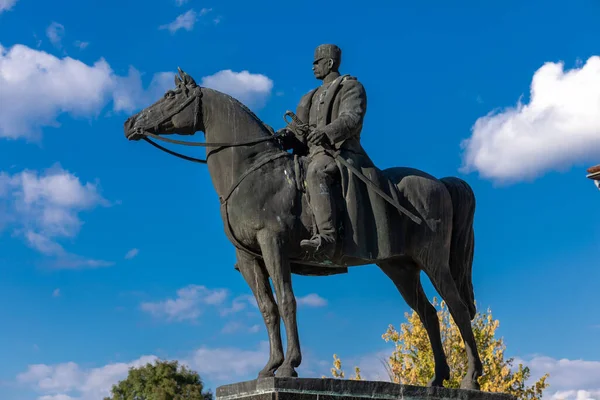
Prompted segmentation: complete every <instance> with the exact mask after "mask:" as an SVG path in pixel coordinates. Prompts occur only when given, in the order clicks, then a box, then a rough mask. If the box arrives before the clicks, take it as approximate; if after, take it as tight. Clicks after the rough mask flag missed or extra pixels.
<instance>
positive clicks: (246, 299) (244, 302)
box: [220, 294, 258, 316]
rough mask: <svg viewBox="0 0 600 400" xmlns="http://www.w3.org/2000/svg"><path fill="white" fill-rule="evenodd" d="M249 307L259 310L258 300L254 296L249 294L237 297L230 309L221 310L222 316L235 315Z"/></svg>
mask: <svg viewBox="0 0 600 400" xmlns="http://www.w3.org/2000/svg"><path fill="white" fill-rule="evenodd" d="M248 305H250V306H252V307H254V308H255V309H258V304H256V299H255V298H254V296H252V295H247V294H244V295H241V296H237V297H236V298H234V299H233V301H232V302H231V305H230V306H229V307H224V308H222V309H221V311H220V313H221V316H227V315H229V314H235V313H238V312H240V311H243V310H245V309H246V307H247V306H248Z"/></svg>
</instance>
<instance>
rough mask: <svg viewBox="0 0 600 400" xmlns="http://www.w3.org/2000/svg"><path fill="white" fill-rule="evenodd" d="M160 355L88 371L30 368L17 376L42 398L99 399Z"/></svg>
mask: <svg viewBox="0 0 600 400" xmlns="http://www.w3.org/2000/svg"><path fill="white" fill-rule="evenodd" d="M156 359H157V357H156V356H152V355H151V356H143V357H140V358H139V359H137V360H134V361H132V362H129V363H115V364H108V365H105V366H103V367H100V368H90V369H84V368H82V367H80V366H79V365H78V364H76V363H74V362H68V363H63V364H56V365H45V364H36V365H30V366H29V368H28V369H27V371H26V372H24V373H22V374H20V375H18V376H17V381H18V382H19V383H21V384H27V385H31V386H33V387H34V388H35V389H36V390H37V391H38V392H40V393H41V394H42V396H41V397H40V398H39V400H41V399H51V400H63V399H64V400H67V399H72V398H74V397H71V396H76V398H77V399H78V400H97V399H101V398H104V396H108V395H109V394H110V393H109V392H110V389H111V387H112V385H113V384H116V383H117V382H118V381H119V380H121V379H124V378H125V377H126V376H127V373H128V371H129V368H131V367H139V366H143V365H145V364H147V363H152V362H154V361H155V360H156Z"/></svg>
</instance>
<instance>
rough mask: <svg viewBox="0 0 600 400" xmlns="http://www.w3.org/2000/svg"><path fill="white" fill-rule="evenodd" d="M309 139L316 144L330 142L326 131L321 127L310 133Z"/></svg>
mask: <svg viewBox="0 0 600 400" xmlns="http://www.w3.org/2000/svg"><path fill="white" fill-rule="evenodd" d="M307 139H308V141H309V142H311V143H312V144H316V145H319V144H322V143H323V142H327V143H328V142H329V140H328V138H327V135H326V134H325V131H324V130H322V129H319V128H315V129H314V130H313V131H311V132H310V133H309V134H308V137H307Z"/></svg>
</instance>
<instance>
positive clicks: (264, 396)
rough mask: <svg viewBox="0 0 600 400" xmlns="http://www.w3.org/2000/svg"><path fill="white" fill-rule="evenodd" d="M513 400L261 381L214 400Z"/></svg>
mask: <svg viewBox="0 0 600 400" xmlns="http://www.w3.org/2000/svg"><path fill="white" fill-rule="evenodd" d="M400 399H405V400H446V399H458V400H515V397H513V396H510V395H508V394H503V393H489V392H481V391H476V390H462V389H446V388H428V387H422V386H409V385H398V384H395V383H390V382H373V381H353V380H346V379H321V378H263V379H258V380H253V381H247V382H240V383H234V384H231V385H225V386H220V387H218V388H217V392H216V400H400Z"/></svg>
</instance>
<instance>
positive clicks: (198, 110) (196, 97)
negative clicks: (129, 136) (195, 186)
mask: <svg viewBox="0 0 600 400" xmlns="http://www.w3.org/2000/svg"><path fill="white" fill-rule="evenodd" d="M201 99H202V90H201V88H200V86H196V87H195V88H194V92H193V93H192V94H191V95H190V96H188V98H187V99H186V100H185V101H184V102H183V103H182V104H181V105H180V106H179V107H177V108H176V109H175V110H174V111H173V112H172V113H171V114H169V115H167V116H166V117H163V118H162V119H161V120H159V121H158V122H157V123H156V124H155V125H154V130H155V131H158V130H159V127H160V126H161V125H162V124H164V123H165V122H167V121H169V120H171V119H172V118H173V117H174V116H175V115H177V114H179V113H180V112H182V111H183V110H184V109H185V108H186V107H187V106H189V105H190V104H191V103H192V102H195V111H194V125H193V130H194V132H195V131H197V130H198V121H199V120H200V117H201V114H202V107H201ZM286 115H287V114H286ZM139 133H140V134H142V135H143V138H142V139H144V140H145V141H146V142H148V143H150V144H151V145H152V146H154V147H156V148H158V149H160V150H162V151H164V152H166V153H168V154H171V155H173V156H175V157H179V158H182V159H184V160H188V161H192V162H197V163H200V164H206V163H207V162H208V156H207V159H205V160H203V159H200V158H195V157H190V156H186V155H183V154H180V153H177V152H175V151H173V150H169V149H167V148H166V147H163V146H161V145H159V144H158V143H156V142H154V141H152V140H150V138H153V139H156V140H161V141H163V142H167V143H172V144H180V145H184V146H190V147H241V146H250V145H253V144H258V143H263V142H268V141H271V140H280V139H282V138H283V137H284V136H285V134H283V133H282V134H277V133H275V134H273V135H272V136H267V137H261V138H257V139H250V140H246V141H243V142H223V143H202V142H188V141H184V140H176V139H169V138H166V137H162V136H159V135H156V134H154V133H151V132H148V131H144V130H143V131H141V132H139ZM209 156H210V153H209Z"/></svg>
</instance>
